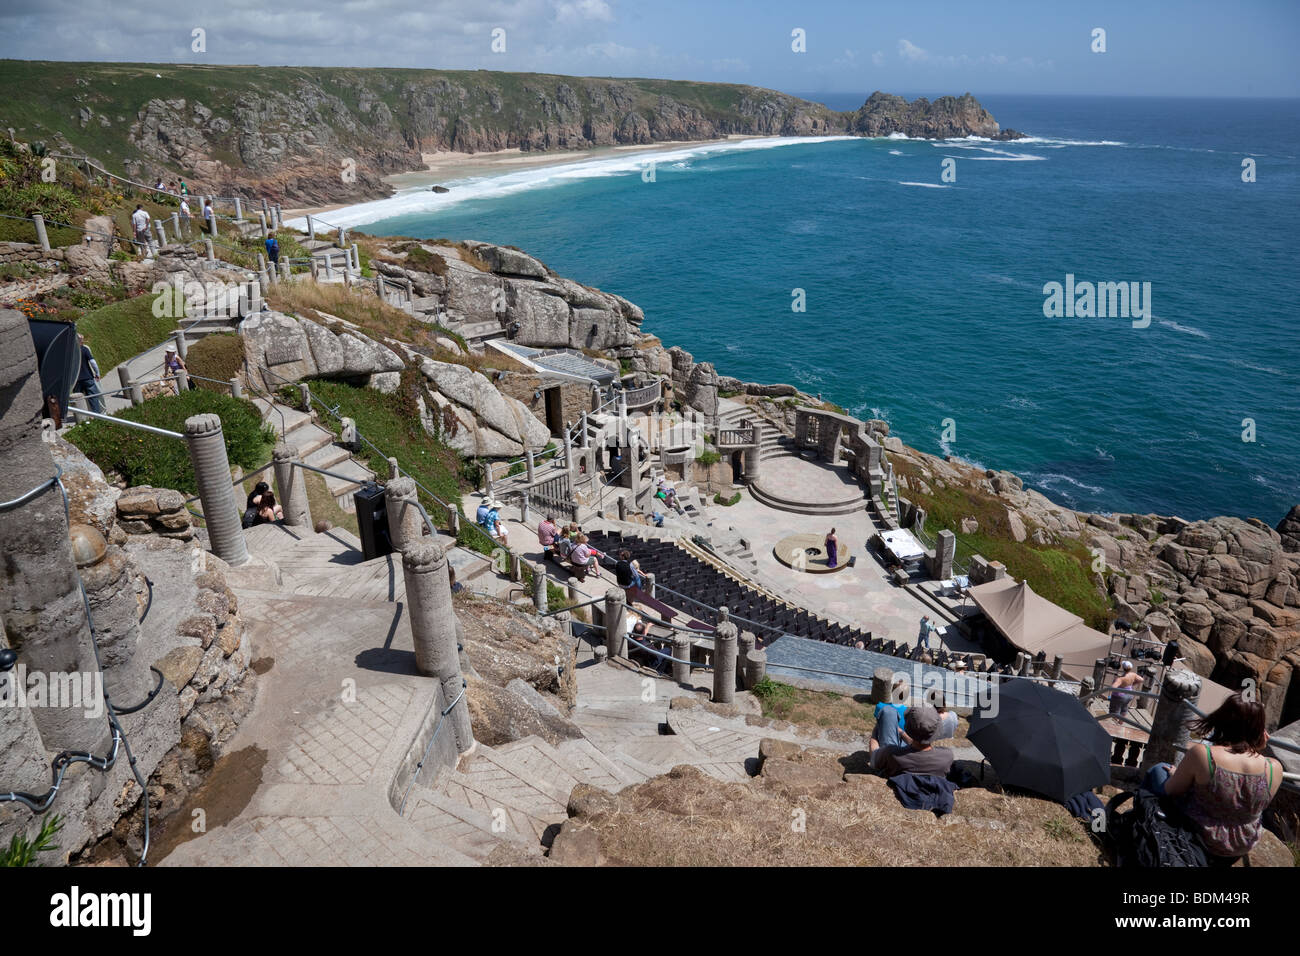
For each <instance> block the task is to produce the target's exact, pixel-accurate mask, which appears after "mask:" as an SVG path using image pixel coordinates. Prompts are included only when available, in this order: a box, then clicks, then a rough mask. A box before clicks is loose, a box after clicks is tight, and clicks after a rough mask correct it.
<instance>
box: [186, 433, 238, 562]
mask: <svg viewBox="0 0 1300 956" xmlns="http://www.w3.org/2000/svg"><path fill="white" fill-rule="evenodd" d="M185 442H186V444H188V445H189V448H190V461H191V462H192V463H193V465H194V478H195V481H196V483H197V484H198V486H199V499H200V500H201V501H202V502H203V519H204V522H205V523H206V524H207V526H208V544H209V546H210V547H211V549H212V553H213V554H215V555H216V556H217V557H219V558H220V559H221V560H223V561H225V562H226V563H227V564H230V565H240V564H244V563H245V562H246V561H248V547H247V545H246V544H245V542H244V529H243V527H241V525H240V518H241V516H242V512H243V509H242V508H240V507H239V504H240V503H239V502H237V501H236V500H235V490H234V488H233V486H232V485H231V483H230V461H229V460H228V459H227V458H226V441H225V438H224V436H223V435H222V432H221V419H220V418H218V417H217V416H216V415H213V414H211V413H207V414H203V415H191V416H190V417H189V418H187V419H185Z"/></svg>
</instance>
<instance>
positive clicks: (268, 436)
mask: <svg viewBox="0 0 1300 956" xmlns="http://www.w3.org/2000/svg"><path fill="white" fill-rule="evenodd" d="M207 412H212V413H214V414H216V415H217V416H219V417H220V418H221V428H222V432H223V435H224V437H225V440H226V456H227V457H228V458H229V459H230V463H231V464H232V465H239V466H240V467H241V468H245V469H248V468H257V467H260V466H261V465H264V464H266V462H267V460H268V459H269V458H270V456H271V447H272V445H273V444H274V442H275V432H274V431H273V430H272V428H271V427H270V426H269V425H265V424H263V422H262V415H261V413H260V412H259V411H258V409H257V406H255V405H253V404H252V403H251V402H248V401H245V400H244V399H239V398H231V397H230V396H229V395H221V394H218V393H217V392H207V391H201V390H194V391H187V392H184V393H182V394H181V395H179V396H171V395H163V396H160V397H159V398H151V399H150V400H149V401H147V402H145V403H144V404H142V405H137V406H136V407H135V408H128V409H125V410H124V411H122V412H120V413H119V414H118V416H117V417H119V418H122V419H125V420H127V421H133V422H139V423H140V424H142V425H153V426H154V427H156V428H165V429H167V430H169V431H174V432H181V433H184V431H185V419H187V418H189V417H190V416H191V415H200V414H204V413H207ZM67 438H68V440H69V441H70V442H72V443H73V444H74V445H76V446H77V447H78V448H80V449H81V450H82V451H83V452H85V453H86V456H87V457H88V458H90V460H91V461H93V462H94V463H95V464H97V465H99V467H100V468H102V469H104V471H106V472H108V471H114V472H117V473H118V474H119V475H121V476H122V478H123V479H125V481H126V482H127V484H129V485H152V486H153V487H155V488H175V489H176V490H178V491H183V492H185V493H186V494H197V493H198V486H197V485H196V484H195V482H194V469H193V466H192V465H191V464H190V456H189V450H188V448H187V446H186V443H185V442H184V441H182V440H180V439H177V438H168V437H167V436H165V435H154V434H152V433H150V432H142V431H139V430H138V429H135V428H128V427H125V426H123V425H114V424H112V423H110V422H105V421H90V422H85V423H83V424H81V425H77V426H76V427H75V428H72V429H70V430H69V431H68V433H67Z"/></svg>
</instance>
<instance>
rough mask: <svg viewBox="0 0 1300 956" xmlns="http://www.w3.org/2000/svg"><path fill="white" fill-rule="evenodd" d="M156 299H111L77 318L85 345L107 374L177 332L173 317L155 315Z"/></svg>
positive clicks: (152, 297)
mask: <svg viewBox="0 0 1300 956" xmlns="http://www.w3.org/2000/svg"><path fill="white" fill-rule="evenodd" d="M155 298H156V296H152V295H138V296H136V297H135V298H133V299H123V300H122V301H120V302H111V303H109V304H108V305H105V306H101V307H100V308H97V309H94V310H92V311H90V312H87V313H86V314H85V315H83V316H82V317H81V318H79V319H77V331H78V332H80V333H81V334H82V335H84V336H85V337H86V344H87V345H89V346H90V351H91V352H92V353H94V356H95V361H97V362H98V363H99V368H100V370H101V371H102V372H103V373H104V374H105V375H107V374H108V370H109V369H111V368H114V367H116V366H117V365H120V364H121V363H122V362H125V361H126V360H127V359H129V358H131V357H132V356H134V355H139V354H140V353H141V352H144V351H146V350H147V349H150V348H152V347H153V346H155V345H158V344H159V343H161V342H164V341H166V340H167V339H168V338H169V337H170V336H171V334H172V333H173V332H175V331H176V319H175V318H174V317H165V318H159V317H158V316H156V315H154V314H153V304H154V299H155ZM110 387H111V386H110Z"/></svg>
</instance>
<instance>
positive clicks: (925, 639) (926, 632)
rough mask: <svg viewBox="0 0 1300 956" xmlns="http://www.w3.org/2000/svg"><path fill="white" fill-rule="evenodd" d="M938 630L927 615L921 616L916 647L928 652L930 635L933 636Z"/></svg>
mask: <svg viewBox="0 0 1300 956" xmlns="http://www.w3.org/2000/svg"><path fill="white" fill-rule="evenodd" d="M938 630H939V629H938V628H937V627H935V626H934V622H933V621H931V620H930V618H929V615H922V616H921V633H920V634H919V635H918V640H917V646H918V647H924V648H925V649H926V650H929V649H930V635H931V634H934V633H935V632H936V631H938Z"/></svg>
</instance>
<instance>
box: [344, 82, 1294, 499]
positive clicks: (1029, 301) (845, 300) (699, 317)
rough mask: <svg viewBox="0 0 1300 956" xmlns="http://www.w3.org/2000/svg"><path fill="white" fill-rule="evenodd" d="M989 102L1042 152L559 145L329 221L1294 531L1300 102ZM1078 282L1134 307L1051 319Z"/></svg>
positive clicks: (776, 372)
mask: <svg viewBox="0 0 1300 956" xmlns="http://www.w3.org/2000/svg"><path fill="white" fill-rule="evenodd" d="M802 95H806V96H808V97H809V98H812V99H817V100H818V101H820V102H824V103H826V104H827V105H828V106H831V107H832V108H836V109H851V108H856V106H858V105H861V102H862V101H863V99H865V96H851V95H850V94H834V95H832V94H820V95H819V94H802ZM980 101H981V102H982V103H983V104H984V106H985V107H986V108H988V109H989V111H990V112H991V113H992V114H993V115H994V116H995V117H996V118H997V120H998V122H999V123H1000V124H1001V125H1002V127H1003V128H1004V129H1006V128H1014V129H1016V130H1019V131H1021V132H1023V133H1026V134H1027V138H1026V139H1022V140H1016V141H990V140H986V139H980V138H977V137H968V138H965V139H961V140H946V141H930V140H916V139H908V138H906V137H901V136H894V137H889V138H884V139H862V138H855V137H816V138H801V137H771V138H763V139H751V140H743V141H729V142H713V143H700V144H691V145H689V146H681V147H671V148H668V149H664V150H657V151H653V152H626V153H621V154H619V155H600V156H595V157H590V158H587V157H582V156H579V157H576V158H574V157H567V156H564V155H563V154H557V156H556V159H557V164H555V165H550V164H548V165H535V166H527V167H523V168H520V169H517V170H511V171H507V172H501V171H497V170H494V171H493V172H492V174H491V175H484V176H477V177H469V178H463V179H459V180H446V181H445V184H446V185H448V186H449V187H451V191H450V192H448V193H445V194H434V193H432V192H430V191H429V190H428V189H427V187H426V188H421V189H408V190H403V191H402V192H399V193H398V194H397V195H395V196H393V197H390V198H387V199H382V200H377V201H375V202H371V203H365V204H361V205H357V206H352V207H348V208H346V209H343V210H338V211H335V212H331V213H326V214H324V216H323V217H322V218H323V219H326V220H328V221H329V222H330V223H333V224H336V225H345V226H348V227H349V228H359V229H362V230H364V231H366V232H370V233H373V234H376V235H410V236H415V237H420V238H435V237H447V238H453V239H478V240H483V241H487V242H493V243H498V244H505V245H513V246H517V247H519V248H521V249H524V250H525V251H527V252H529V253H530V254H532V255H535V256H537V257H538V258H539V259H541V260H542V261H544V262H545V263H546V264H547V265H548V266H550V267H551V268H552V269H554V270H556V271H557V272H559V273H560V274H562V275H565V276H568V277H571V278H573V279H575V280H577V281H579V282H583V283H586V284H590V285H594V286H597V287H599V288H602V289H605V290H606V291H609V292H614V293H617V294H619V295H622V296H624V297H626V298H628V299H630V300H632V301H633V302H636V303H637V304H638V305H640V306H641V307H642V308H643V309H644V310H645V313H646V321H645V325H644V330H645V331H647V332H651V333H653V334H655V335H657V336H659V337H660V338H661V339H662V340H663V341H664V343H665V344H666V345H680V346H681V347H683V348H685V349H686V350H687V351H689V352H691V353H692V354H693V355H694V356H695V358H696V360H697V361H709V362H712V363H713V364H714V365H715V367H716V368H717V369H718V372H719V374H722V375H727V376H733V377H736V378H740V379H743V380H748V381H759V382H789V383H790V384H793V385H796V386H798V387H799V388H801V389H803V390H805V391H808V392H811V393H813V394H819V395H821V397H822V398H824V399H825V400H827V401H831V402H834V403H836V404H838V405H841V406H843V407H844V408H845V409H847V410H848V411H849V412H850V413H851V414H854V415H856V416H859V417H873V418H883V419H885V420H886V421H888V422H889V423H890V425H891V427H892V429H893V433H894V434H897V435H898V436H899V437H900V438H901V439H902V440H903V441H904V442H905V443H906V444H908V445H911V446H913V447H916V448H918V449H920V450H922V451H926V452H930V453H933V454H951V455H954V456H956V457H959V458H962V459H963V460H966V461H969V462H972V463H974V464H977V465H980V466H982V467H989V468H996V469H1005V470H1008V471H1012V472H1015V473H1016V474H1018V475H1020V476H1021V477H1023V478H1024V479H1025V481H1026V483H1027V484H1028V485H1029V486H1030V487H1033V488H1036V489H1037V490H1039V491H1041V492H1043V493H1044V494H1045V495H1047V496H1048V497H1049V498H1051V499H1053V500H1054V501H1057V502H1059V503H1061V504H1063V505H1066V506H1069V507H1072V508H1076V509H1079V510H1085V511H1099V512H1106V513H1109V512H1128V511H1135V512H1140V513H1146V512H1155V513H1159V514H1177V515H1181V516H1182V517H1185V518H1189V519H1197V518H1206V517H1211V516H1214V515H1219V514H1226V515H1236V516H1239V517H1258V518H1261V519H1263V520H1265V521H1266V522H1268V523H1269V524H1270V525H1272V524H1275V523H1276V522H1277V521H1278V520H1279V519H1280V518H1281V517H1282V516H1283V515H1284V514H1285V513H1286V512H1287V511H1288V510H1289V508H1290V507H1291V506H1292V505H1294V504H1296V503H1297V502H1300V479H1298V477H1297V476H1300V348H1298V346H1297V342H1296V335H1295V332H1294V329H1293V328H1291V327H1289V323H1288V321H1287V320H1288V318H1289V315H1288V313H1289V312H1290V311H1291V310H1293V309H1294V307H1295V303H1296V302H1297V299H1298V297H1300V275H1298V274H1297V266H1296V263H1295V258H1294V252H1293V250H1294V248H1295V245H1296V239H1297V232H1300V227H1297V224H1296V218H1295V212H1296V210H1297V209H1298V208H1300V158H1298V157H1300V100H1295V99H1262V98H1261V99H1241V98H1231V99H1229V98H1215V99H1210V98H1172V97H1089V96H1050V95H1040V96H1025V95H1016V96H997V95H987V96H983V95H982V96H980ZM1246 159H1249V160H1252V161H1253V173H1254V181H1250V182H1248V181H1244V177H1243V160H1246ZM651 164H653V165H651ZM1053 283H1056V284H1059V286H1060V287H1063V288H1067V289H1081V288H1082V287H1083V284H1085V283H1091V284H1092V285H1093V286H1094V287H1099V289H1100V288H1106V287H1107V286H1103V285H1102V284H1107V285H1108V286H1109V287H1110V289H1111V298H1110V300H1109V303H1110V304H1111V305H1112V306H1116V305H1118V304H1119V300H1118V299H1117V298H1116V297H1115V288H1116V287H1115V286H1114V285H1111V284H1118V283H1123V284H1124V290H1125V291H1126V292H1129V291H1131V293H1132V299H1131V301H1130V302H1129V305H1130V307H1131V309H1132V311H1131V314H1129V313H1120V314H1114V313H1112V314H1110V315H1106V316H1104V317H1098V316H1093V315H1083V314H1075V313H1076V311H1077V310H1075V309H1074V308H1069V309H1068V310H1067V311H1066V312H1065V313H1064V314H1061V313H1059V312H1057V313H1052V314H1049V313H1051V309H1050V308H1049V306H1048V305H1047V302H1048V299H1049V298H1050V292H1049V290H1050V288H1051V286H1052V284H1053ZM800 300H802V302H803V303H804V306H805V308H804V311H796V310H794V309H792V305H797V304H798V303H799V301H800ZM1097 301H1098V303H1099V304H1101V305H1105V304H1106V302H1107V299H1106V297H1105V296H1104V295H1101V296H1099V298H1098V300H1097ZM1069 304H1070V306H1073V305H1074V302H1073V300H1071V301H1070V303H1069Z"/></svg>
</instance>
